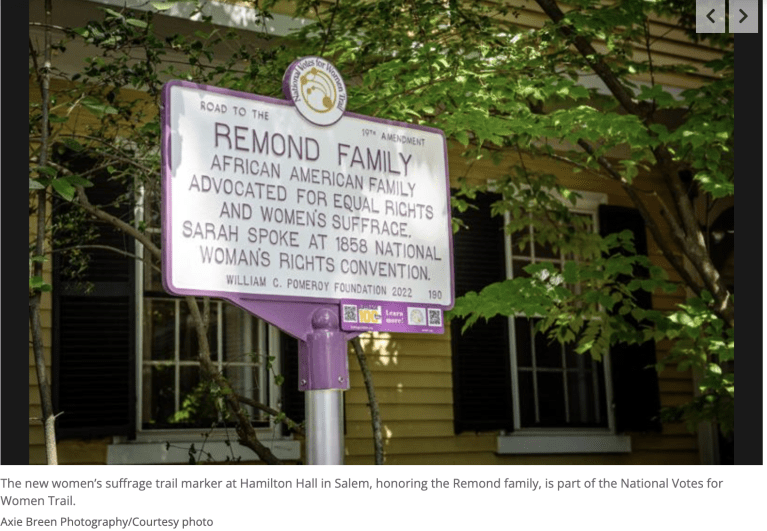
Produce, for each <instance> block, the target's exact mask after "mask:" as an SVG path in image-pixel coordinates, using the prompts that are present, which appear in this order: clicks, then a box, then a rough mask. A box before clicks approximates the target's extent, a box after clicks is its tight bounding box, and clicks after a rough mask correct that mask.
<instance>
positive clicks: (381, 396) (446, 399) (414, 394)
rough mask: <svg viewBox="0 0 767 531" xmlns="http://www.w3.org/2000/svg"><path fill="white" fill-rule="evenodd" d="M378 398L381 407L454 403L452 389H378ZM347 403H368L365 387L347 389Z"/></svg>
mask: <svg viewBox="0 0 767 531" xmlns="http://www.w3.org/2000/svg"><path fill="white" fill-rule="evenodd" d="M375 393H376V399H377V400H378V404H379V405H380V407H381V408H384V407H385V406H387V405H389V404H452V403H453V391H452V390H451V389H418V388H408V389H389V388H386V389H376V392H375ZM345 400H346V405H347V406H348V405H350V404H362V405H366V404H367V403H368V395H367V392H366V391H365V390H364V389H360V390H359V392H351V391H347V392H346V396H345Z"/></svg>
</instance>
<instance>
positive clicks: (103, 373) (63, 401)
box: [29, 0, 734, 464]
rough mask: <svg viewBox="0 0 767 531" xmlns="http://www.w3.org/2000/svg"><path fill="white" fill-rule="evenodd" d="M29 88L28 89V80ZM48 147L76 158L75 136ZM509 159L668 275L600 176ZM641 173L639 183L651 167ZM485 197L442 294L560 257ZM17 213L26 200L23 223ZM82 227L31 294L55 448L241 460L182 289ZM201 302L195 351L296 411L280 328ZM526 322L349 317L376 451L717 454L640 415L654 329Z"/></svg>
mask: <svg viewBox="0 0 767 531" xmlns="http://www.w3.org/2000/svg"><path fill="white" fill-rule="evenodd" d="M65 4H66V6H67V7H66V9H62V6H63V5H64V3H62V2H59V3H57V4H56V6H54V17H55V19H54V20H55V21H56V23H57V24H58V25H61V26H76V25H78V24H82V23H83V22H84V21H85V20H88V19H89V18H91V17H94V16H96V15H95V13H96V10H97V9H98V8H99V7H104V6H105V5H106V6H109V5H111V6H113V7H114V6H118V5H119V6H121V5H122V4H123V3H122V2H117V1H111V0H101V1H96V0H94V1H86V0H70V1H68V2H66V3H65ZM138 4H144V3H143V2H136V5H138ZM212 4H213V6H214V7H215V8H217V11H215V13H214V16H215V17H219V16H221V17H223V18H220V19H219V18H215V19H214V21H215V22H217V23H220V24H224V23H228V24H234V23H235V21H236V20H242V19H237V18H236V17H235V16H234V14H238V15H242V16H243V17H247V16H248V14H249V12H248V11H247V8H245V7H243V6H240V5H239V4H236V3H223V4H217V3H212ZM41 5H42V1H39V0H37V1H33V2H30V19H31V20H41V19H42V15H41ZM129 5H130V3H129ZM250 15H252V13H250ZM520 16H521V17H522V18H521V19H520V20H521V23H522V24H526V25H529V26H530V27H537V26H540V24H541V23H542V18H543V15H542V13H540V12H538V11H535V10H533V9H532V8H531V9H529V10H524V11H523V12H522V14H521V15H520ZM59 17H60V18H59ZM243 19H246V18H243ZM227 20H228V22H227ZM278 23H284V24H285V25H286V26H289V25H290V19H289V18H288V17H287V16H277V17H276V22H275V24H278ZM197 24H198V23H195V22H190V21H188V20H186V19H185V18H183V17H173V16H158V17H157V27H158V28H160V30H161V31H167V32H169V33H170V32H173V31H178V28H182V31H186V32H188V33H192V32H193V30H194V29H195V28H196V27H197V26H196V25H197ZM654 24H655V25H657V28H656V29H658V31H659V34H662V36H661V37H659V40H660V42H661V44H660V45H659V46H658V50H659V55H660V56H662V57H663V58H664V60H668V61H679V62H683V63H685V62H689V63H692V64H695V65H700V64H701V63H702V62H704V61H705V60H708V59H711V58H713V57H714V56H715V52H714V51H713V50H711V49H707V48H706V47H705V46H703V45H700V44H694V43H691V42H689V41H687V40H686V38H685V37H684V35H683V33H682V32H681V31H678V30H675V29H674V27H673V25H672V24H670V23H668V22H665V21H663V20H656V21H654ZM239 29H240V31H241V32H243V33H246V32H247V30H246V29H245V30H243V29H242V28H239ZM661 30H662V31H661ZM31 32H32V33H33V34H34V35H33V37H37V36H38V35H39V30H38V29H36V28H35V29H33V30H31ZM69 54H72V56H74V58H71V56H70V55H69ZM83 54H87V51H84V50H79V49H77V48H76V47H73V48H72V49H71V50H67V52H64V53H62V54H61V55H60V58H59V57H57V60H60V61H62V63H61V64H60V65H59V64H57V68H62V69H66V68H72V64H73V63H74V62H75V61H77V60H79V59H80V58H81V57H82V55H83ZM68 61H69V63H67V62H68ZM704 75H705V70H704ZM662 81H663V83H664V84H666V85H667V86H668V87H670V88H674V89H677V90H678V89H681V88H685V87H690V86H694V84H695V83H697V81H696V79H695V78H693V77H690V76H685V75H676V76H672V75H668V76H666V77H664V78H663V79H662ZM30 92H31V93H34V87H33V86H32V82H31V81H30ZM65 156H70V157H73V159H77V154H76V153H70V154H68V155H65ZM449 161H450V176H451V181H452V183H453V184H455V182H456V181H457V178H458V177H459V176H462V177H467V178H468V179H469V180H470V181H473V182H486V181H491V180H493V179H496V178H499V177H500V175H501V173H502V170H501V169H500V168H499V167H498V166H496V165H494V164H492V163H491V162H489V161H485V160H480V161H477V162H476V163H474V164H473V165H472V166H471V167H470V168H467V167H466V166H465V165H464V163H463V161H462V160H461V158H460V149H459V147H458V146H457V145H451V147H450V152H449ZM72 163H73V164H76V163H81V164H83V165H87V164H88V161H87V160H81V161H77V160H74V162H72ZM526 164H528V165H529V167H530V168H531V169H536V170H541V171H546V172H550V173H553V174H555V175H556V176H557V177H558V179H559V181H560V182H561V183H562V184H563V185H565V186H568V187H570V188H572V189H575V190H578V191H579V192H581V196H582V198H581V200H580V201H579V202H578V203H577V204H576V205H575V206H574V210H575V211H577V212H578V213H579V214H581V215H583V216H588V217H589V218H590V219H591V220H592V222H593V225H594V226H595V227H598V228H599V230H600V231H601V232H602V233H604V234H607V233H610V232H617V231H621V230H624V229H630V230H631V231H632V232H633V233H634V236H635V240H636V244H637V246H638V248H639V250H640V252H642V251H644V252H646V253H647V255H648V256H649V257H650V259H651V261H652V262H653V263H655V264H657V265H660V266H662V267H664V268H666V269H667V270H668V271H669V272H670V274H671V275H672V279H675V277H674V274H673V272H672V271H671V268H670V267H669V265H668V263H667V262H666V261H665V259H664V258H663V256H662V253H661V251H660V249H659V248H658V246H657V245H656V244H655V242H654V241H653V240H652V238H651V237H650V235H648V233H647V231H646V229H645V227H644V225H643V222H642V221H641V217H639V216H638V215H637V213H636V211H634V210H633V209H632V208H631V201H630V199H629V198H628V197H627V196H626V194H625V192H624V191H623V190H622V189H621V187H620V186H619V184H618V183H614V182H610V183H605V181H604V180H601V179H598V178H596V177H593V176H589V175H588V174H582V173H581V174H573V173H571V172H570V171H569V170H567V168H566V167H564V166H563V165H561V164H557V163H555V162H553V161H551V160H547V161H542V160H532V159H531V160H527V161H526ZM103 177H104V179H105V180H104V182H103V183H102V185H101V186H99V187H94V192H93V195H91V196H89V197H90V200H91V202H93V203H94V204H103V205H107V204H110V203H111V202H112V201H113V200H114V199H115V198H116V197H118V196H120V195H121V194H124V192H125V191H124V190H123V189H121V188H120V187H119V186H116V185H114V184H110V183H111V181H109V180H107V179H106V177H107V175H106V174H105V175H104V176H103ZM94 178H96V179H98V178H100V177H99V176H95V177H94ZM643 178H644V179H647V183H648V186H649V187H652V185H653V181H652V177H651V176H644V177H643ZM142 190H143V191H144V192H145V195H144V196H142V197H140V198H139V199H138V200H137V201H136V202H133V203H130V205H129V206H121V207H118V208H116V209H113V210H112V211H111V212H110V213H111V214H112V215H115V216H117V217H120V218H124V219H126V220H128V219H132V218H134V217H137V216H141V215H142V209H143V212H150V211H151V209H150V208H149V206H150V203H151V201H157V200H158V197H157V195H153V194H154V193H155V192H156V190H152V189H151V188H150V187H149V186H147V188H146V189H142ZM492 201H493V197H492V196H490V195H487V196H481V197H480V198H479V200H478V201H477V206H478V207H479V208H478V209H476V210H472V211H470V212H468V213H465V214H462V215H461V218H462V219H463V220H464V221H465V222H466V224H467V225H468V226H469V227H470V228H469V229H468V230H465V231H459V232H458V233H457V234H456V235H455V238H454V253H455V254H454V260H455V286H456V295H461V294H463V293H466V292H468V291H472V290H477V289H480V288H481V287H482V286H484V285H486V284H488V283H489V282H493V281H497V280H500V279H503V278H506V277H508V276H510V275H513V274H515V272H517V273H518V271H519V268H521V267H523V266H524V265H526V264H529V263H531V262H533V261H535V260H536V259H547V260H552V261H554V262H556V261H557V260H559V261H561V260H562V257H561V256H556V255H552V254H551V253H550V252H549V251H547V249H546V248H545V246H540V245H536V244H535V242H533V245H528V246H527V248H526V249H520V248H519V247H518V246H514V245H512V237H511V236H507V235H505V234H504V232H503V230H502V225H503V219H502V218H500V217H498V216H495V217H493V216H491V215H490V204H491V203H492ZM124 204H125V203H124ZM58 206H61V205H58ZM62 208H63V207H62ZM58 211H61V210H58ZM728 212H730V211H728V210H725V209H723V210H722V217H721V218H719V221H718V223H719V224H721V225H722V227H721V228H722V230H723V232H724V234H727V231H728V230H730V228H731V226H732V225H727V219H728V218H727V215H728ZM140 221H141V222H142V223H143V225H142V227H143V230H144V231H145V232H146V233H147V234H154V235H155V236H154V237H155V238H156V237H157V236H156V235H157V234H158V231H159V227H158V225H157V223H158V220H157V219H156V218H154V219H153V218H151V217H149V216H147V217H144V218H143V219H140ZM34 231H35V225H34V223H33V218H32V217H30V237H32V236H33V235H34ZM531 236H532V237H533V240H534V234H531ZM725 239H726V237H725V238H724V239H722V240H721V241H722V242H725V243H722V251H721V252H720V253H719V254H718V255H717V256H718V258H717V260H719V261H720V262H721V264H727V263H729V264H730V271H731V272H732V273H733V280H732V282H733V283H734V269H733V268H734V266H733V265H732V264H733V263H734V262H732V260H733V258H732V257H733V248H732V247H729V248H727V247H726V245H727V242H726V241H725ZM96 243H97V244H98V245H99V246H108V247H111V248H112V249H117V250H119V251H120V253H115V252H111V251H104V250H101V249H95V250H92V251H91V253H90V255H91V259H90V263H89V266H88V268H87V270H86V272H85V273H84V276H82V277H80V278H79V279H78V281H77V282H74V281H69V280H67V279H66V278H65V277H64V276H62V271H63V266H64V265H65V264H64V263H63V262H62V259H61V258H60V257H59V256H58V255H56V256H54V258H53V260H51V261H50V262H49V263H48V264H49V267H48V270H47V274H48V275H49V278H50V279H51V283H52V285H53V286H54V288H53V291H52V292H51V293H47V294H45V296H44V299H43V300H44V319H43V322H44V333H45V337H46V341H45V345H46V356H47V360H48V361H47V363H49V364H50V366H49V367H48V369H49V371H50V374H51V376H52V378H51V379H52V382H53V393H54V405H55V408H56V411H57V412H61V416H60V417H59V418H58V420H57V436H58V439H59V446H58V451H59V459H60V462H61V463H71V464H152V463H183V462H187V461H188V460H189V456H190V454H191V455H193V456H194V458H195V459H197V460H202V461H205V460H206V459H208V457H209V456H210V458H211V459H213V460H215V461H225V460H240V459H241V460H244V461H251V460H254V455H253V454H251V453H248V452H247V451H246V450H244V449H241V448H239V447H238V446H237V445H236V444H230V442H233V438H234V435H233V430H232V426H231V425H229V426H227V420H226V418H224V417H222V415H221V413H220V412H219V410H218V409H217V407H216V404H215V402H214V401H211V400H210V399H209V395H208V393H207V392H206V389H205V386H204V385H201V379H200V368H199V364H198V362H197V361H196V352H197V341H198V340H197V337H196V335H195V333H194V330H193V325H192V320H191V317H190V314H189V311H188V309H187V308H186V305H185V303H184V301H182V300H181V299H179V298H176V297H171V296H169V295H168V294H167V293H165V292H164V290H163V288H162V285H161V282H160V278H159V275H158V273H157V271H156V270H155V269H153V268H152V267H151V266H150V265H147V264H146V263H145V262H144V261H142V260H136V259H135V257H138V258H139V259H140V258H142V257H143V256H144V253H145V252H146V251H145V250H144V249H142V248H141V246H140V245H136V244H134V242H133V240H131V239H127V238H125V236H124V234H122V233H120V232H119V231H116V230H112V229H109V228H104V229H103V230H101V232H100V236H99V238H98V240H97V242H96ZM729 245H732V243H731V242H730V243H729ZM728 261H729V262H728ZM725 269H727V268H725ZM676 279H677V280H678V278H676ZM82 281H85V282H86V283H88V284H89V286H88V289H84V287H83V284H82ZM684 298H685V294H684V293H683V292H681V291H679V292H677V293H674V294H670V295H669V294H661V293H655V294H653V295H652V297H648V300H647V301H646V304H647V306H648V307H652V308H656V309H671V308H673V307H674V306H675V305H676V304H678V303H680V302H682V301H683V300H684ZM209 311H210V323H211V324H210V328H209V336H208V340H209V343H210V345H211V355H212V359H213V362H214V363H215V364H216V365H217V366H218V367H219V368H220V369H221V370H222V371H223V373H224V374H225V375H226V376H227V378H229V379H230V381H232V382H235V383H236V386H237V388H238V390H239V392H241V393H243V394H244V395H245V396H247V397H248V398H249V399H251V400H252V401H254V402H258V403H261V404H265V405H267V406H269V407H271V408H273V409H276V410H281V411H284V412H285V413H286V415H287V416H288V417H290V418H291V419H293V420H295V421H299V422H300V421H301V420H302V419H303V414H304V413H303V398H302V394H301V393H299V392H298V390H297V387H298V385H297V370H298V369H297V360H296V357H297V343H296V341H295V340H294V339H292V338H291V337H289V336H288V335H287V334H285V333H283V332H281V331H280V330H278V329H276V328H275V327H273V326H271V325H269V324H268V323H266V322H264V321H262V320H260V319H257V318H255V317H253V316H250V315H248V314H246V313H244V312H243V311H241V310H239V309H238V308H236V307H234V306H232V305H230V304H228V303H226V302H223V301H215V300H214V301H211V303H210V308H209ZM532 325H533V323H532V322H531V321H530V320H528V319H524V318H520V317H517V318H512V319H507V318H495V319H493V320H491V321H489V322H488V323H486V324H478V325H476V326H474V327H473V328H471V329H470V330H469V331H467V332H466V333H464V334H461V333H460V331H459V329H460V323H459V322H457V321H456V322H454V323H453V325H452V326H451V327H450V329H448V330H446V331H445V333H444V334H441V335H431V334H397V333H383V332H382V333H370V334H365V335H364V336H363V337H362V339H361V343H362V346H363V347H364V351H365V355H366V357H367V360H368V363H369V365H370V366H371V369H372V373H373V381H374V384H375V387H376V395H377V398H378V401H379V404H380V409H381V415H382V431H383V438H384V452H385V456H386V463H387V464H697V463H708V462H715V461H716V460H717V459H719V457H718V450H717V444H718V441H717V437H716V434H715V432H714V431H707V430H706V429H703V430H701V431H700V433H699V434H692V433H690V432H688V431H687V429H686V428H685V426H684V425H682V424H668V423H666V424H664V423H661V422H660V420H659V418H658V410H659V407H661V406H668V405H678V404H681V403H684V402H686V401H688V400H689V399H690V398H691V397H693V396H694V389H695V385H694V384H695V379H694V376H693V375H692V374H691V373H690V372H678V371H676V368H675V367H673V366H672V367H667V368H666V369H665V370H664V371H663V372H661V373H660V374H656V373H655V371H654V370H652V369H647V366H648V365H652V364H653V363H654V361H655V360H657V359H661V358H663V357H664V356H665V355H666V354H667V352H668V349H669V345H668V344H664V343H658V344H654V343H649V344H645V345H643V346H640V347H625V348H620V347H616V348H614V349H613V352H612V353H611V355H610V356H609V357H607V358H606V359H605V360H604V362H602V363H597V362H595V361H592V360H591V359H590V358H588V357H583V356H578V355H575V354H574V353H573V352H571V351H570V350H569V349H567V348H565V347H562V346H560V345H551V344H548V343H546V342H545V341H543V340H542V339H541V338H540V337H538V336H535V335H534V334H533V333H532V328H531V326H532ZM349 366H350V380H351V381H350V384H351V388H350V389H349V391H347V392H346V393H345V394H344V406H345V424H344V429H345V449H346V463H347V464H371V463H372V462H373V451H374V449H373V442H372V428H371V424H370V416H369V409H368V406H367V403H368V396H367V394H366V391H365V386H364V382H363V380H362V376H361V372H360V368H359V365H358V362H357V358H356V356H355V355H354V353H353V352H352V351H351V350H350V352H349ZM283 379H284V383H282V385H279V382H280V381H281V380H283ZM29 401H30V403H29V413H30V414H29V416H30V418H39V417H40V416H41V414H40V411H41V410H40V405H39V404H40V399H39V392H38V386H37V379H36V376H35V367H34V357H33V355H32V348H31V347H30V363H29ZM249 407H251V413H252V414H253V416H254V427H255V428H256V430H257V432H258V434H259V438H260V440H261V441H262V442H263V443H264V444H265V445H266V446H268V447H269V448H270V449H271V450H272V452H273V453H274V454H275V455H276V456H277V457H279V458H281V459H283V460H285V461H287V462H298V461H302V460H303V459H304V455H305V454H304V447H303V441H302V438H301V437H300V436H297V435H295V434H292V433H290V430H289V429H288V428H286V427H285V426H284V425H281V424H277V425H275V424H274V423H272V422H270V420H269V417H268V415H265V414H264V413H263V412H259V411H258V410H256V409H254V408H252V406H249ZM29 440H30V448H29V461H30V463H43V462H44V460H45V453H44V444H43V430H42V427H41V426H40V424H39V421H34V420H31V421H30V425H29ZM193 445H194V446H193Z"/></svg>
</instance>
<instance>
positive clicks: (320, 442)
mask: <svg viewBox="0 0 767 531" xmlns="http://www.w3.org/2000/svg"><path fill="white" fill-rule="evenodd" d="M298 372H299V375H298V377H299V385H298V387H299V389H300V390H301V391H304V393H305V395H304V403H305V404H306V460H307V464H310V465H342V464H344V433H343V425H344V423H343V420H344V416H343V391H345V390H346V389H348V388H349V360H348V358H347V355H346V334H345V333H344V332H343V331H341V328H340V326H339V319H338V310H335V311H334V310H331V309H329V308H320V309H318V310H317V311H316V312H314V314H313V315H312V331H311V333H309V335H308V336H307V338H306V341H301V342H300V343H299V352H298Z"/></svg>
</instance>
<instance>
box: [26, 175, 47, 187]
mask: <svg viewBox="0 0 767 531" xmlns="http://www.w3.org/2000/svg"><path fill="white" fill-rule="evenodd" d="M44 188H45V186H43V185H42V184H40V183H39V182H37V181H35V180H34V179H32V178H31V177H30V178H29V189H30V190H42V189H44Z"/></svg>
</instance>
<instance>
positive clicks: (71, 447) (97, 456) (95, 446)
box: [29, 439, 109, 465]
mask: <svg viewBox="0 0 767 531" xmlns="http://www.w3.org/2000/svg"><path fill="white" fill-rule="evenodd" d="M108 444H109V439H99V440H94V441H60V442H59V443H58V444H57V445H56V450H57V453H58V459H59V464H60V465H104V464H106V461H107V445H108ZM29 463H30V464H45V447H44V446H33V447H30V448H29Z"/></svg>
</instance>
